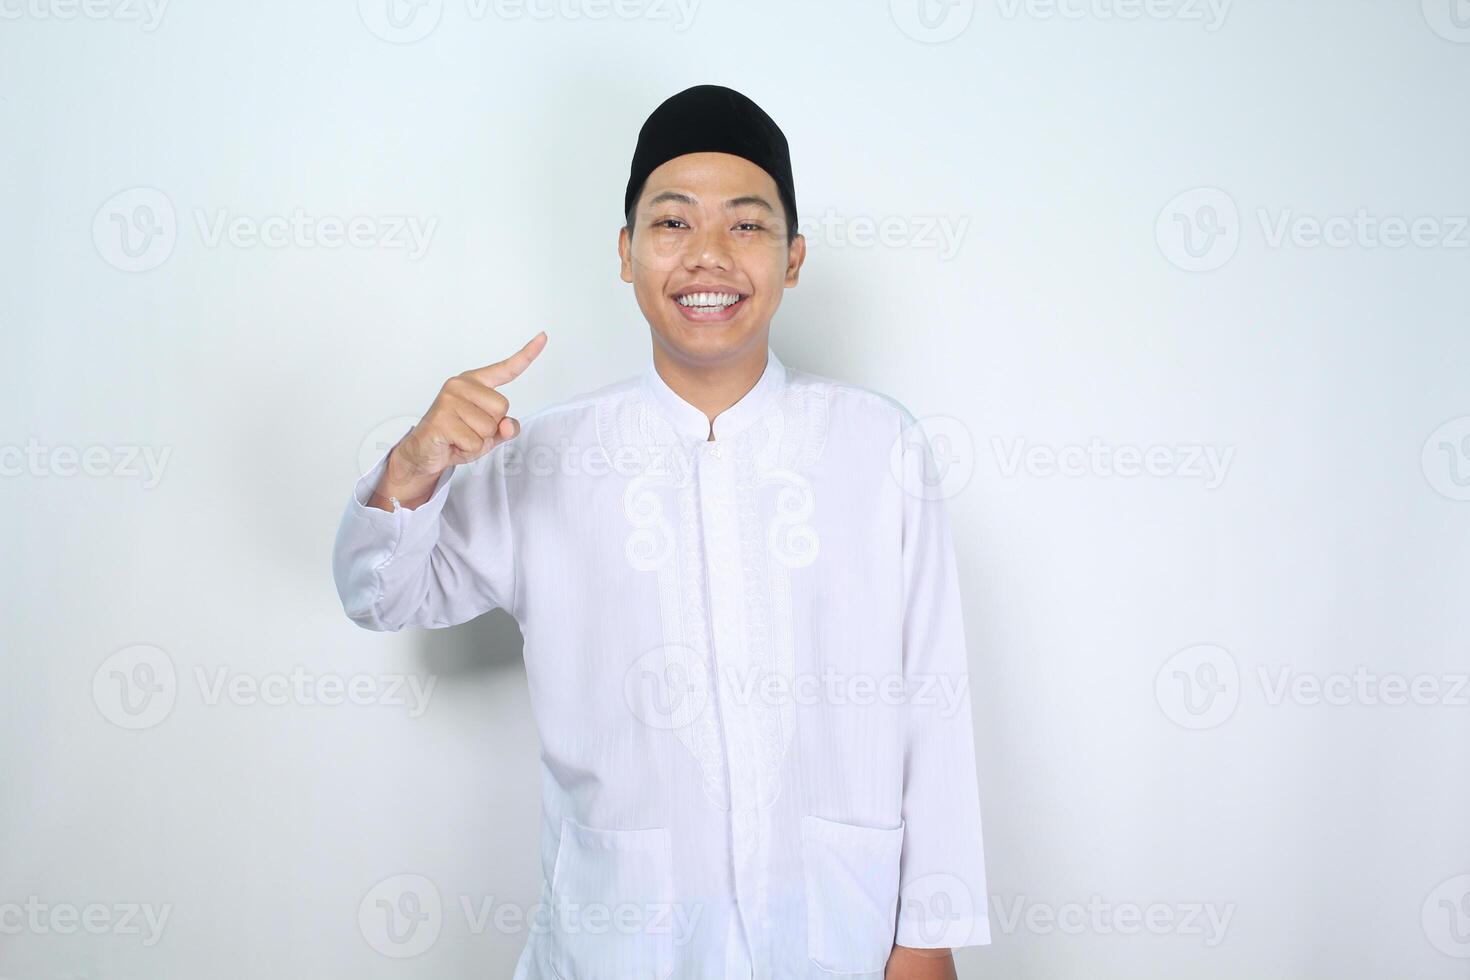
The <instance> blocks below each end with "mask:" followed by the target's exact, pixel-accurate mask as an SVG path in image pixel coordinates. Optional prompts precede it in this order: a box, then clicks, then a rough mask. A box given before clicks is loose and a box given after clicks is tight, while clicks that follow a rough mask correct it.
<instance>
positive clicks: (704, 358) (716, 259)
mask: <svg viewBox="0 0 1470 980" xmlns="http://www.w3.org/2000/svg"><path fill="white" fill-rule="evenodd" d="M786 234H787V232H786V215H785V210H784V209H783V208H782V207H781V199H780V197H779V196H778V194H777V193H776V182H775V181H774V180H772V179H771V175H770V174H768V173H766V172H765V171H764V170H762V169H761V168H760V167H757V166H756V165H755V164H753V163H751V162H750V161H749V160H746V159H745V158H743V157H737V156H733V155H731V154H729V153H689V154H685V155H684V156H680V157H675V158H674V159H672V160H669V161H668V162H666V163H664V164H663V165H662V166H660V167H659V168H658V169H656V170H654V171H653V173H651V174H649V175H648V180H647V181H646V182H645V183H644V185H643V193H642V194H641V195H640V196H639V199H638V202H637V204H636V205H635V211H634V215H633V234H632V235H631V237H630V236H629V234H628V229H627V228H624V229H623V230H622V231H621V232H619V234H618V255H619V256H620V257H621V259H622V278H623V281H624V282H630V283H632V284H633V291H634V293H635V294H636V295H637V297H638V305H639V307H640V308H641V309H642V310H643V316H644V318H646V319H647V320H648V323H649V325H650V326H651V327H652V328H653V333H654V343H655V344H658V345H661V346H662V347H663V348H664V349H665V350H666V351H667V352H668V353H670V354H672V355H673V356H675V357H677V358H678V359H680V360H682V361H686V362H693V363H699V364H706V365H707V364H713V363H717V362H719V361H721V360H724V359H726V358H729V357H732V356H735V355H737V354H739V353H741V352H746V351H749V350H750V348H751V346H752V345H759V348H760V349H762V350H764V348H765V346H766V344H767V343H768V338H769V332H770V324H771V317H772V316H773V315H774V314H775V312H776V308H777V307H778V306H780V305H781V296H782V292H783V290H785V289H786V288H787V287H789V286H794V285H796V281H797V276H798V274H799V273H800V271H801V264H802V261H803V259H805V257H806V241H805V240H804V239H803V238H802V237H801V236H800V235H798V236H797V237H796V240H795V241H794V242H792V244H791V245H790V246H788V245H787V244H786ZM699 293H706V294H710V293H715V294H726V296H725V298H724V299H721V298H719V297H710V296H705V297H703V298H701V299H699V300H696V301H695V302H698V303H702V304H713V305H714V306H715V308H712V309H711V308H706V309H699V308H695V307H692V306H691V305H690V302H691V301H690V300H688V299H684V300H683V301H682V302H681V297H687V296H689V295H690V294H696V295H697V294H699ZM730 298H735V299H736V300H737V301H736V302H735V303H734V304H733V305H726V304H727V303H728V301H729V299H730Z"/></svg>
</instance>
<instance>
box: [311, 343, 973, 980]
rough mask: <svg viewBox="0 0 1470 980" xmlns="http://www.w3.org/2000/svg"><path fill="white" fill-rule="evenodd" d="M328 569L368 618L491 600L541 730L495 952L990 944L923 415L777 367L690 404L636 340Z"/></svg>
mask: <svg viewBox="0 0 1470 980" xmlns="http://www.w3.org/2000/svg"><path fill="white" fill-rule="evenodd" d="M521 425H522V430H521V433H520V435H519V436H518V437H517V438H515V439H513V440H511V441H510V442H508V443H504V444H502V445H501V446H498V447H496V448H495V449H494V450H492V451H491V452H490V453H489V454H487V455H486V456H484V457H482V458H481V459H480V460H477V461H476V462H474V463H472V464H467V465H464V466H460V467H456V469H459V470H464V471H465V472H462V473H460V474H459V475H458V476H453V471H452V470H451V471H449V472H446V473H445V474H444V476H443V477H442V478H441V479H440V480H439V483H438V484H437V486H436V488H435V490H434V494H433V496H432V497H431V499H430V500H429V501H428V502H426V503H424V504H422V505H421V506H419V507H418V508H416V509H414V510H411V511H410V510H407V509H404V508H401V507H397V506H396V503H395V508H396V509H395V510H393V511H392V512H391V513H390V512H387V511H383V510H379V509H377V508H372V507H368V506H366V505H365V502H366V501H367V499H368V497H369V495H370V494H371V493H372V491H373V489H374V488H375V487H376V486H377V483H378V480H379V478H380V477H381V475H382V471H383V467H384V465H385V462H386V454H385V456H384V458H383V459H382V460H380V461H379V462H378V464H377V465H376V466H374V467H373V469H372V470H371V471H369V472H368V473H367V474H366V475H365V476H363V477H362V479H361V480H360V481H359V482H358V484H357V486H356V490H355V493H354V494H353V496H352V498H351V500H349V502H348V504H347V510H346V513H345V514H344V515H343V518H342V524H341V528H340V529H339V531H338V536H337V541H336V547H335V551H334V555H333V571H334V574H335V577H336V582H337V588H338V591H339V593H340V595H341V597H342V603H343V606H344V608H345V609H346V611H347V614H348V616H350V617H351V618H352V619H353V620H354V621H355V622H357V623H359V624H360V625H362V626H365V627H367V628H369V629H375V630H397V629H401V628H403V627H405V626H427V627H442V626H451V625H454V624H457V623H463V622H465V621H467V620H469V619H472V618H474V617H476V616H479V615H480V614H482V613H484V612H486V611H488V610H490V609H493V608H497V607H499V608H503V609H505V610H507V611H508V612H509V613H510V614H511V615H513V616H514V617H515V619H516V621H517V622H518V623H519V624H520V627H521V630H522V633H523V635H524V638H525V648H524V650H525V652H524V656H525V667H526V678H527V682H528V685H529V688H530V696H531V708H532V714H533V716H534V719H535V723H536V728H537V731H538V734H539V736H540V741H541V773H542V779H541V785H542V800H541V804H542V828H541V840H540V847H541V869H542V873H543V881H542V893H541V899H542V902H543V907H542V908H541V909H540V913H541V915H540V918H539V919H538V920H537V923H538V924H537V925H536V926H535V927H533V928H532V929H531V930H530V936H529V939H528V941H527V943H526V946H525V948H524V951H523V952H522V954H521V957H520V961H519V963H518V965H517V968H516V972H515V980H555V978H560V980H642V978H659V980H664V978H670V977H676V978H680V980H684V978H688V980H718V978H726V980H748V978H762V980H764V978H811V977H820V978H823V980H833V978H834V976H835V977H840V978H842V980H881V978H882V975H883V970H884V964H885V963H886V962H887V959H888V955H889V952H890V949H891V947H892V945H893V943H895V942H897V943H899V944H902V945H905V946H916V947H929V948H936V947H957V946H965V945H978V944H984V943H988V942H989V941H990V924H989V919H988V916H987V910H986V904H987V903H986V894H987V893H986V885H985V867H984V856H983V852H982V843H981V830H980V803H979V790H978V786H977V781H976V773H975V751H974V741H973V729H972V719H971V707H970V696H969V687H968V667H967V663H966V653H965V641H964V629H963V625H962V622H961V612H960V593H959V587H958V581H957V577H956V571H955V560H954V552H953V547H952V543H951V539H950V532H949V526H948V520H947V517H946V513H945V510H944V507H943V500H942V499H940V498H939V497H938V495H937V494H934V493H931V492H929V483H927V482H926V480H925V478H926V476H927V474H928V470H927V469H926V462H927V459H926V455H925V453H924V452H916V451H911V450H913V449H915V448H919V449H927V445H926V444H924V443H923V442H922V430H921V429H919V428H917V427H916V425H915V422H914V419H913V416H912V415H911V414H910V413H909V412H908V411H907V410H906V409H905V408H904V407H903V406H902V405H900V404H898V403H897V402H895V401H893V400H891V399H889V398H887V397H886V396H883V395H880V394H877V393H875V392H872V391H868V390H866V389H863V388H860V387H857V386H855V385H850V384H844V383H841V382H837V381H832V380H830V379H827V378H822V377H818V376H815V375H811V374H807V373H805V372H801V371H796V370H791V369H788V368H786V367H785V366H784V365H783V364H782V363H781V361H780V360H778V359H777V357H776V355H775V352H774V351H768V352H767V361H766V367H765V370H764V373H763V374H762V375H761V377H760V380H759V381H758V382H757V383H756V384H755V386H754V387H753V388H752V389H751V390H750V391H749V392H748V393H746V394H745V395H744V396H743V397H742V398H741V399H740V400H739V401H738V402H737V403H735V404H734V405H732V406H731V407H730V408H728V409H726V410H725V411H724V412H722V413H720V414H719V415H718V416H717V417H716V418H715V419H714V423H713V430H714V436H715V438H714V440H713V441H706V440H707V438H708V435H709V431H710V424H709V421H708V420H707V418H706V416H705V415H704V413H703V412H702V411H700V410H699V409H697V408H695V407H694V406H693V405H690V404H689V403H688V402H686V401H684V400H683V399H682V398H681V397H680V396H679V395H678V394H677V393H675V392H674V391H673V389H671V388H670V387H669V386H668V385H667V384H666V383H665V382H664V381H663V379H662V377H661V376H660V375H659V374H658V372H657V371H656V370H654V368H653V365H652V363H651V362H650V363H649V365H648V367H647V369H646V370H645V371H644V372H643V373H642V374H641V375H639V376H636V377H633V378H629V379H627V380H624V381H621V382H618V383H616V384H612V385H609V386H607V387H605V388H602V389H599V390H597V391H594V392H592V393H590V394H587V395H584V396H581V397H579V398H575V399H572V400H570V401H567V402H564V403H562V404H559V405H555V406H553V407H550V408H546V409H544V410H542V411H539V412H536V413H535V414H533V415H530V416H528V417H525V418H523V419H522V420H521Z"/></svg>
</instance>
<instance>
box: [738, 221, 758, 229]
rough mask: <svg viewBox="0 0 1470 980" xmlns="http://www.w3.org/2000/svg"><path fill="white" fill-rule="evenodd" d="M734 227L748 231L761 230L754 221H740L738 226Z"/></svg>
mask: <svg viewBox="0 0 1470 980" xmlns="http://www.w3.org/2000/svg"><path fill="white" fill-rule="evenodd" d="M735 227H736V228H741V229H748V230H750V231H760V230H761V226H760V225H758V224H756V223H755V222H754V221H742V222H740V224H738V225H736V226H735Z"/></svg>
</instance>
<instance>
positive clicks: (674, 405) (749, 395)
mask: <svg viewBox="0 0 1470 980" xmlns="http://www.w3.org/2000/svg"><path fill="white" fill-rule="evenodd" d="M643 380H644V383H645V385H646V386H647V387H648V389H649V390H650V391H651V392H652V394H653V400H654V402H655V404H657V405H658V407H659V408H660V409H661V410H662V412H663V414H664V415H665V416H666V417H667V418H668V420H669V421H670V422H671V423H673V426H674V429H675V430H676V431H677V432H678V433H679V434H680V435H681V436H684V437H686V438H690V439H697V440H699V441H700V442H704V441H705V440H706V439H708V438H709V432H710V420H709V418H708V417H707V416H706V415H705V414H704V412H703V411H701V410H700V409H698V408H695V407H694V406H693V405H691V404H689V403H688V402H687V401H685V400H684V399H683V398H682V397H681V396H680V395H679V393H678V392H676V391H675V390H674V389H673V388H670V387H669V384H668V382H667V381H665V380H664V379H663V375H661V374H659V373H658V369H657V368H656V367H655V366H654V365H653V363H652V362H651V361H650V362H649V365H648V367H647V369H646V370H645V371H644V372H643ZM785 387H786V366H785V365H784V364H782V363H781V361H780V359H779V358H778V357H776V352H775V351H774V350H772V349H771V348H770V347H767V348H766V367H765V370H764V371H762V372H761V376H760V377H759V378H758V379H756V382H755V385H754V386H753V387H752V388H751V389H750V390H749V391H747V392H746V393H745V394H744V395H742V396H741V397H740V400H739V401H737V402H736V403H735V404H733V405H731V406H730V407H729V408H727V409H725V410H724V411H723V412H721V413H720V414H719V415H716V416H715V420H714V432H715V440H716V441H719V440H721V439H728V438H730V437H731V436H733V435H735V434H736V433H737V432H739V431H741V430H742V429H744V428H746V427H747V426H749V425H750V424H751V423H752V422H754V421H755V420H756V419H757V418H759V417H760V414H761V412H762V411H763V410H764V409H765V407H766V406H767V405H768V404H770V402H771V399H772V398H774V397H775V396H776V395H778V394H780V393H781V392H782V391H783V390H785Z"/></svg>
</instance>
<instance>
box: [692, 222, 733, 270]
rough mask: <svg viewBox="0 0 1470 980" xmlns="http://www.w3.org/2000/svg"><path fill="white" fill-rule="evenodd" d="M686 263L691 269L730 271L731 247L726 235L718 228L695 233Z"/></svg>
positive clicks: (709, 228)
mask: <svg viewBox="0 0 1470 980" xmlns="http://www.w3.org/2000/svg"><path fill="white" fill-rule="evenodd" d="M685 262H686V263H687V264H688V265H689V267H690V268H697V269H702V268H716V269H728V268H729V267H730V245H729V242H727V241H726V240H725V233H724V231H723V230H722V229H720V228H718V227H706V228H705V229H704V230H703V231H698V232H695V233H694V235H693V236H691V240H690V243H689V254H688V255H686V256H685Z"/></svg>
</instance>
